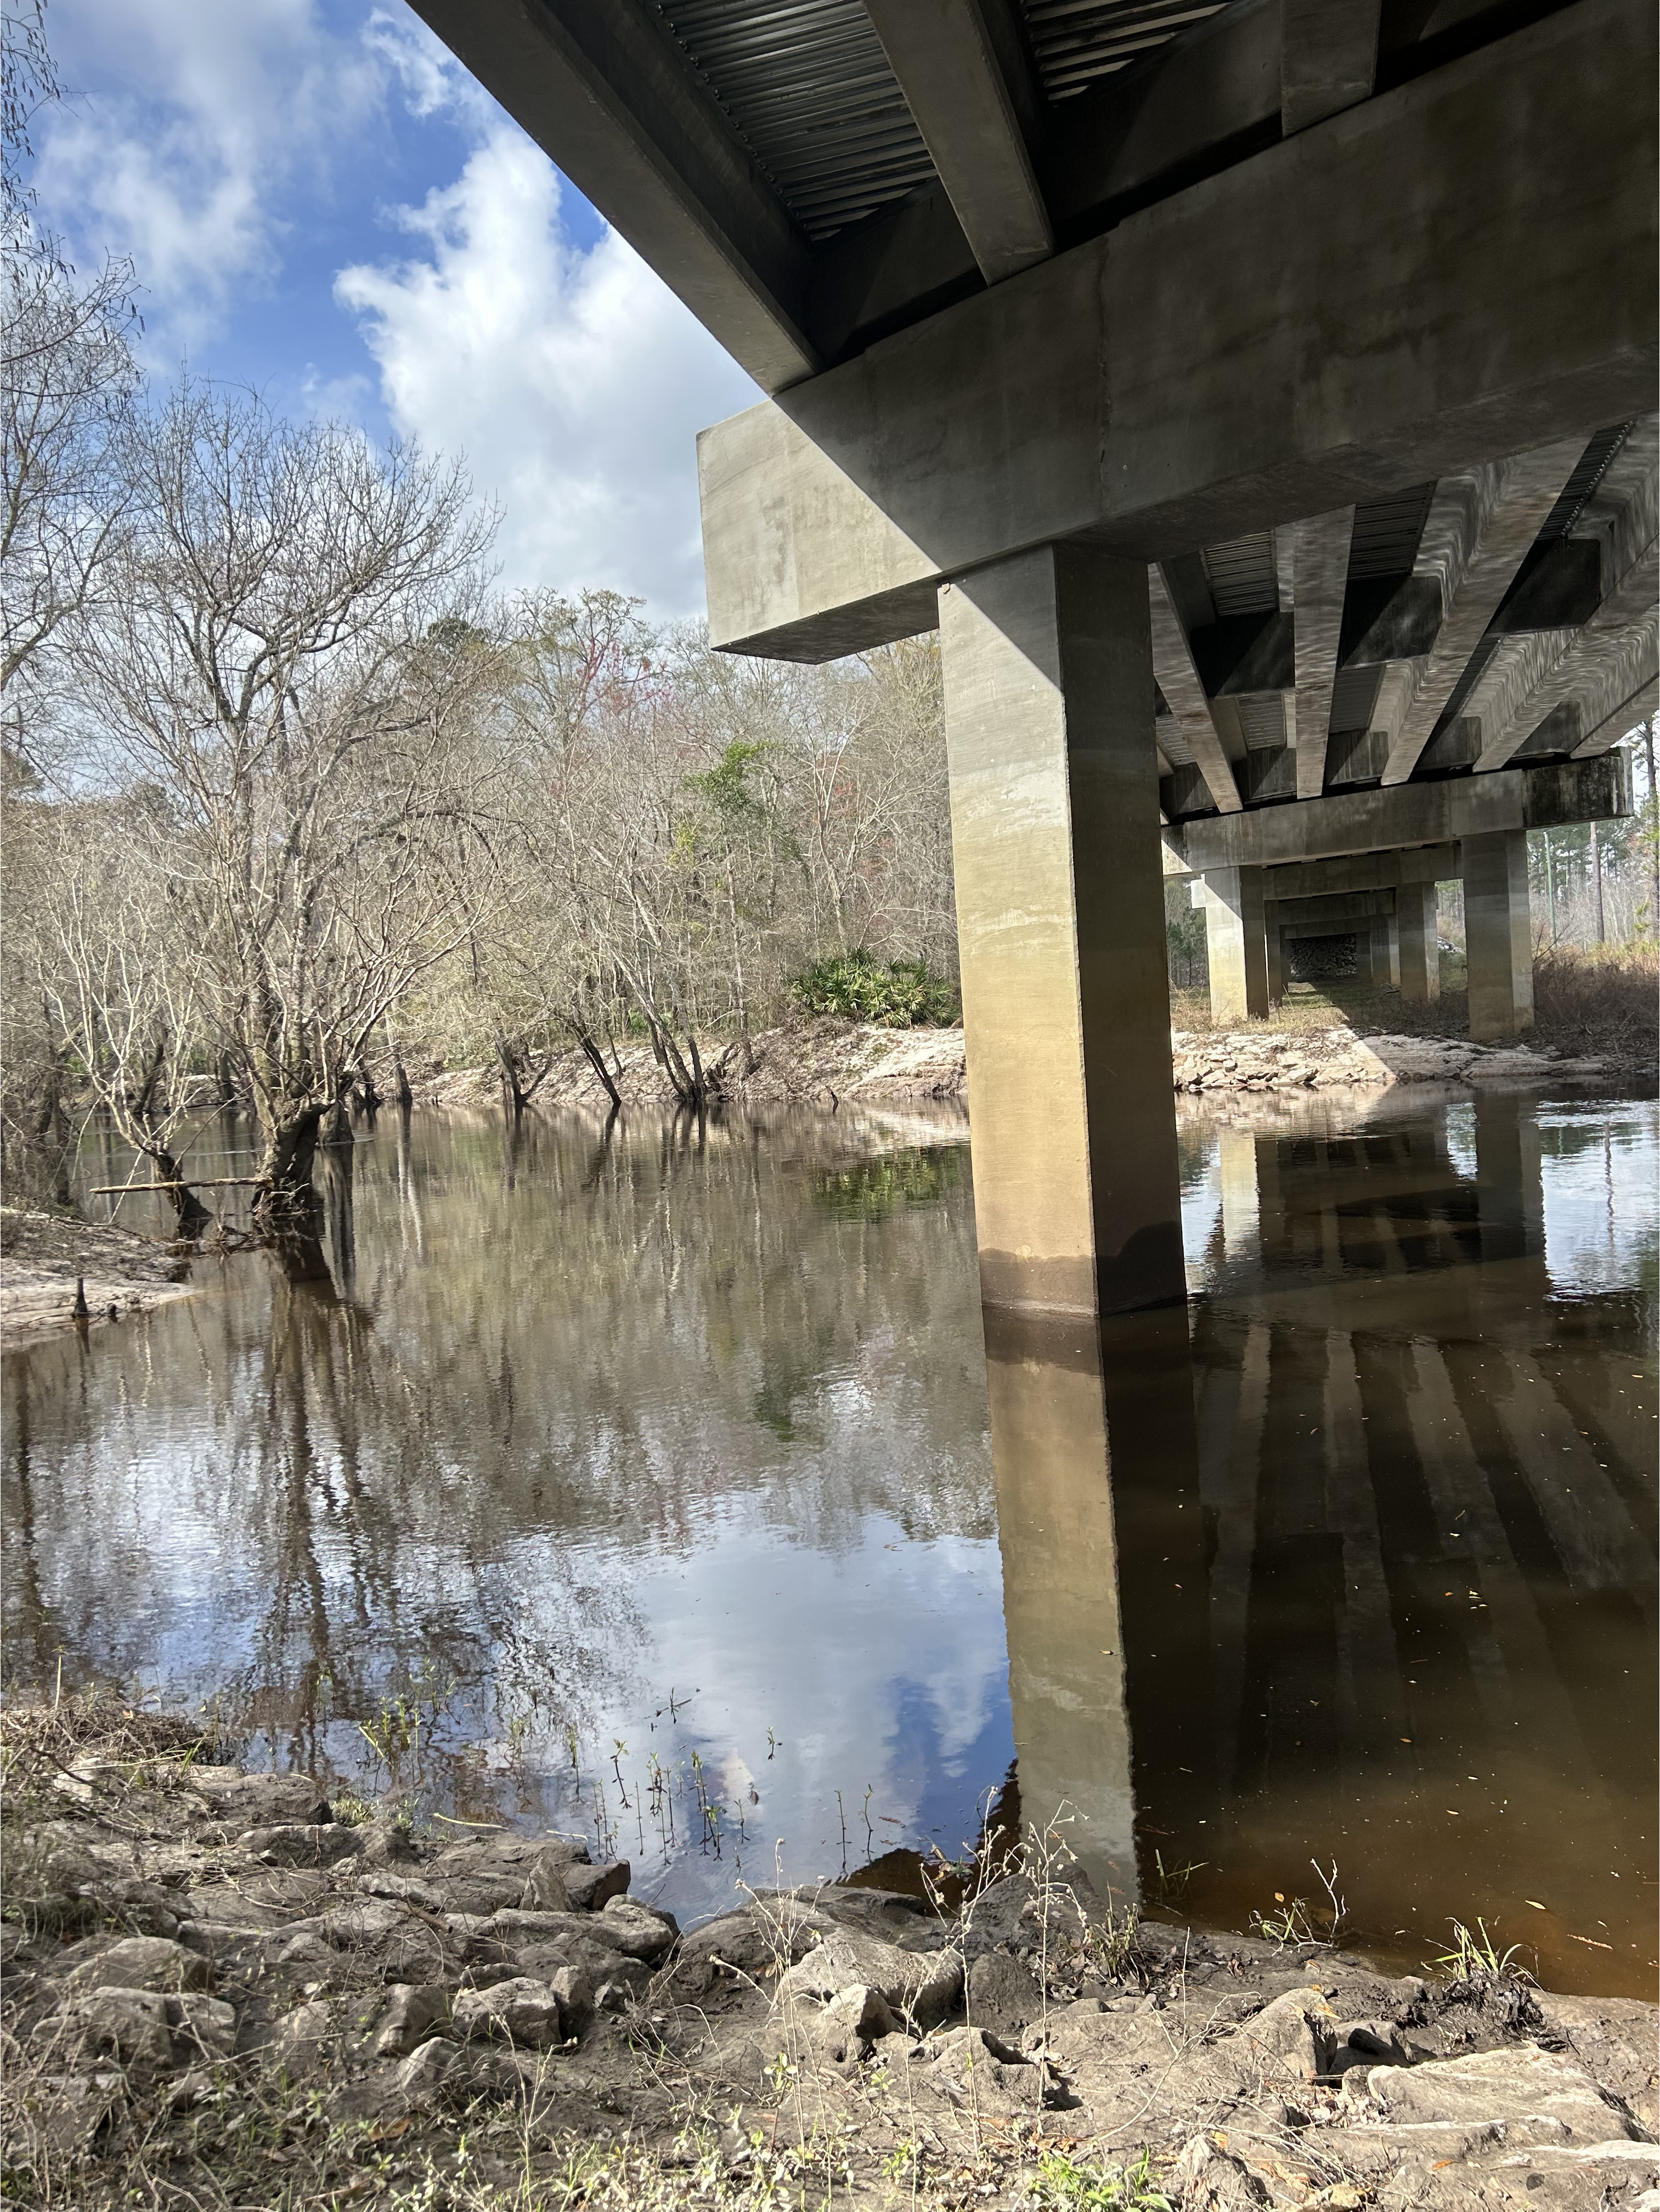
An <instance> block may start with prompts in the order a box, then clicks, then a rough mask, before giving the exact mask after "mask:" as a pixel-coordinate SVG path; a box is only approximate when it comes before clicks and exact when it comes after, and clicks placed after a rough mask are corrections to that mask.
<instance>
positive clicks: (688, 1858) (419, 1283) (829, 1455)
mask: <svg viewBox="0 0 1660 2212" xmlns="http://www.w3.org/2000/svg"><path fill="white" fill-rule="evenodd" d="M1181 1141H1182V1164H1183V1212H1184V1229H1185V1235H1186V1242H1187V1255H1188V1263H1189V1291H1190V1297H1189V1306H1188V1310H1187V1311H1186V1312H1185V1313H1182V1312H1180V1311H1171V1312H1168V1313H1165V1314H1162V1315H1154V1316H1140V1317H1137V1318H1135V1319H1134V1320H1132V1321H1128V1322H1117V1323H1114V1324H1111V1325H1110V1326H1109V1327H1108V1328H1105V1329H1104V1331H1103V1333H1102V1335H1101V1338H1100V1340H1099V1342H1097V1341H1096V1340H1094V1339H1093V1338H1091V1339H1089V1340H1084V1339H1083V1338H1082V1337H1081V1336H1080V1334H1079V1332H1077V1331H1075V1330H1068V1329H1067V1328H1066V1327H1064V1326H1062V1325H1058V1324H1057V1325H1055V1327H1051V1328H1046V1329H1040V1330H1037V1331H1035V1332H1034V1331H1031V1330H1028V1331H1026V1332H1025V1333H1024V1334H1022V1333H1020V1332H1018V1331H1016V1332H1011V1331H1009V1330H1008V1329H1006V1328H994V1329H993V1330H992V1332H991V1337H990V1340H989V1342H988V1340H987V1337H986V1335H985V1334H984V1333H983V1332H982V1316H981V1312H980V1308H979V1303H978V1297H977V1281H976V1267H975V1257H974V1228H973V1192H972V1177H971V1173H970V1156H969V1150H968V1142H967V1127H966V1123H965V1122H964V1121H963V1119H962V1118H961V1116H960V1115H957V1114H955V1113H954V1112H952V1110H951V1109H944V1108H940V1109H918V1110H916V1111H915V1112H909V1111H905V1110H903V1109H896V1110H894V1111H891V1112H886V1113H865V1114H861V1115H850V1114H848V1113H846V1112H843V1113H842V1114H837V1115H828V1114H826V1115H796V1114H785V1113H782V1112H780V1113H777V1114H775V1115H771V1116H770V1117H769V1118H765V1119H763V1120H759V1121H750V1120H746V1119H738V1118H727V1119H720V1120H712V1121H709V1122H708V1123H707V1124H705V1125H704V1126H702V1127H699V1126H698V1125H697V1124H696V1123H695V1122H692V1121H689V1120H686V1119H684V1118H683V1119H681V1120H680V1121H671V1120H659V1119H656V1118H654V1117H652V1116H649V1115H634V1116H632V1117H630V1118H629V1120H627V1121H622V1122H618V1123H617V1124H615V1125H614V1126H613V1127H611V1128H609V1129H607V1128H605V1127H603V1126H602V1125H600V1124H599V1123H598V1122H597V1121H593V1120H591V1119H587V1118H583V1117H579V1116H575V1115H572V1116H569V1117H568V1118H562V1119H556V1118H551V1117H550V1118H547V1119H544V1118H542V1117H540V1116H538V1115H532V1116H531V1117H529V1118H528V1119H527V1120H526V1123H525V1125H524V1127H523V1128H522V1129H521V1131H520V1134H519V1136H518V1137H517V1139H514V1140H512V1141H509V1139H508V1137H507V1135H506V1133H505V1132H504V1130H503V1128H502V1124H501V1122H500V1121H497V1120H492V1119H489V1118H487V1117H483V1116H473V1117H467V1116H462V1115H437V1114H423V1113H419V1112H417V1114H416V1115H414V1117H413V1119H412V1121H410V1122H408V1123H407V1124H400V1121H399V1119H398V1116H397V1115H395V1114H389V1113H383V1114H382V1115H381V1116H380V1121H379V1123H378V1126H376V1127H374V1128H373V1129H368V1128H360V1130H359V1133H358V1139H357V1142H356V1145H355V1146H353V1147H352V1148H351V1151H350V1153H349V1154H348V1155H346V1156H345V1157H344V1158H341V1157H339V1156H336V1157H334V1158H331V1159H330V1160H329V1161H328V1163H327V1164H325V1173H324V1181H325V1187H326V1195H327V1202H328V1235H327V1237H326V1239H325V1256H326V1259H327V1262H328V1264H327V1266H326V1267H325V1268H323V1269H320V1270H319V1269H317V1268H315V1267H313V1269H312V1270H311V1271H310V1272H309V1273H307V1272H306V1271H304V1270H300V1271H295V1270H294V1269H292V1268H290V1269H289V1270H286V1271H285V1269H284V1268H283V1266H281V1265H280V1264H279V1263H278V1262H277V1260H276V1259H275V1258H274V1257H273V1255H271V1254H268V1253H252V1252H251V1253H243V1254H239V1255H234V1256H231V1257H228V1258H224V1259H213V1258H204V1259H203V1260H201V1261H198V1263H197V1267H196V1279H197V1280H198V1281H199V1282H200V1283H201V1284H202V1285H203V1289H202V1292H201V1295H199V1296H198V1297H193V1298H192V1299H189V1300H187V1301H185V1302H182V1303H180V1304H175V1305H173V1306H169V1307H166V1308H163V1309H161V1310H158V1311H156V1312H155V1313H154V1314H152V1315H151V1316H148V1317H146V1318H141V1319H135V1320H133V1321H131V1322H124V1323H122V1324H120V1325H119V1326H118V1327H114V1328H103V1329H100V1330H97V1331H95V1332H94V1333H93V1334H92V1335H91V1336H90V1337H89V1338H88V1339H87V1340H84V1341H82V1340H77V1339H75V1338H73V1337H66V1338H63V1339H58V1340H52V1341H51V1342H49V1343H46V1344H42V1345H39V1346H34V1347H33V1348H32V1349H29V1350H27V1351H23V1352H16V1353H14V1354H11V1355H9V1357H8V1358H6V1360H5V1362H4V1411H5V1422H6V1453H5V1466H4V1503H5V1547H4V1582H3V1602H4V1615H3V1620H4V1631H5V1638H4V1654H5V1667H6V1676H7V1681H8V1685H9V1689H10V1690H11V1692H13V1693H15V1692H17V1691H19V1690H21V1689H23V1688H25V1687H33V1688H39V1687H40V1686H51V1685H52V1683H53V1682H54V1681H55V1680H58V1674H59V1669H60V1668H61V1670H62V1676H63V1679H64V1680H66V1681H70V1682H76V1681H82V1680H94V1679H96V1680H104V1681H117V1682H119V1683H121V1684H122V1685H124V1686H126V1687H127V1688H129V1689H130V1690H131V1691H133V1692H139V1691H143V1692H148V1693H151V1694H153V1695H155V1696H156V1697H159V1698H161V1699H163V1700H165V1701H166V1702H167V1703H168V1704H170V1705H184V1706H187V1707H191V1708H194V1707H195V1706H197V1705H198V1704H201V1703H203V1702H206V1703H208V1704H209V1705H211V1706H212V1707H213V1709H214V1710H216V1711H218V1712H219V1713H220V1714H221V1715H222V1717H223V1719H224V1721H225V1723H226V1724H227V1726H228V1728H229V1729H232V1730H234V1732H236V1733H237V1734H238V1735H239V1736H240V1738H241V1739H242V1740H243V1741H246V1742H247V1743H248V1744H249V1745H250V1747H251V1753H252V1757H253V1758H254V1759H256V1760H258V1761H260V1762H263V1763H271V1764H276V1765H290V1764H295V1765H307V1766H315V1767H317V1768H318V1769H319V1771H322V1770H329V1771H332V1772H333V1773H334V1774H335V1775H336V1776H337V1778H339V1780H340V1783H341V1784H342V1785H343V1786H344V1787H350V1788H351V1789H353V1790H356V1791H358V1792H360V1793H362V1794H364V1795H374V1794H384V1793H386V1792H388V1791H391V1790H401V1791H404V1792H405V1793H407V1795H408V1796H409V1797H410V1802H412V1803H413V1805H414V1806H415V1808H417V1812H418V1814H419V1815H420V1816H421V1817H422V1818H423V1819H428V1820H433V1821H434V1822H435V1824H436V1825H437V1826H439V1827H440V1828H441V1830H443V1831H445V1832H453V1833H457V1834H459V1833H464V1832H467V1831H466V1828H465V1825H464V1824H466V1823H470V1822H476V1823H490V1822H496V1821H500V1820H509V1821H513V1822H524V1823H538V1824H543V1823H545V1824H550V1825H555V1826H565V1827H581V1828H583V1829H585V1830H586V1831H587V1833H588V1834H589V1836H590V1838H592V1839H593V1842H594V1843H595V1844H596V1845H597V1846H599V1847H601V1848H605V1849H607V1850H616V1851H618V1852H620V1853H622V1854H623V1855H625V1856H627V1857H629V1858H630V1859H631V1860H632V1861H633V1863H634V1865H635V1891H636V1893H640V1894H642V1895H654V1896H655V1897H656V1898H657V1899H659V1900H660V1902H662V1903H664V1904H666V1905H669V1906H671V1907H672V1909H673V1910H675V1911H677V1912H678V1913H679V1914H680V1915H681V1916H682V1917H683V1918H686V1917H696V1915H698V1914H700V1913H707V1912H708V1911H714V1910H716V1909H718V1908H720V1907H721V1906H723V1905H727V1903H729V1902H730V1901H731V1899H732V1897H733V1888H734V1885H735V1884H737V1883H739V1882H744V1883H753V1884H756V1885H757V1886H762V1885H765V1884H768V1883H770V1882H771V1881H773V1880H774V1879H775V1874H776V1873H779V1872H781V1874H782V1875H783V1876H784V1877H785V1878H786V1879H787V1880H790V1881H797V1880H804V1879H807V1878H809V1877H811V1876H813V1875H840V1874H841V1873H842V1870H843V1869H844V1868H845V1869H847V1870H848V1871H849V1872H853V1871H855V1870H857V1869H860V1868H861V1867H865V1866H867V1865H869V1864H871V1863H875V1862H882V1865H881V1866H880V1867H879V1868H878V1878H890V1879H892V1880H893V1881H896V1882H897V1881H903V1880H905V1879H908V1878H909V1875H908V1869H914V1866H915V1860H914V1858H913V1857H909V1855H910V1854H915V1853H917V1852H926V1851H930V1850H932V1851H938V1852H942V1853H944V1854H945V1855H946V1857H958V1856H960V1855H961V1854H962V1853H963V1852H964V1850H968V1849H971V1848H972V1847H973V1846H974V1844H975V1841H976V1838H977V1836H978V1834H979V1832H980V1824H981V1821H982V1818H983V1816H984V1814H985V1811H986V1808H987V1807H988V1805H989V1804H991V1803H992V1802H994V1800H995V1799H996V1798H997V1797H998V1795H999V1793H1000V1792H1002V1793H1003V1796H1002V1802H1003V1806H1004V1808H1005V1811H1006V1812H1007V1810H1008V1809H1009V1808H1012V1805H1013V1804H1014V1803H1015V1802H1016V1787H1018V1802H1019V1804H1020V1806H1021V1808H1022V1811H1023V1814H1024V1815H1025V1817H1026V1818H1027V1819H1031V1818H1032V1817H1035V1816H1041V1817H1043V1818H1044V1819H1048V1818H1049V1817H1050V1816H1051V1815H1058V1816H1059V1820H1060V1824H1061V1825H1060V1832H1061V1835H1062V1836H1063V1837H1064V1838H1065V1840H1066V1842H1067V1845H1068V1847H1069V1848H1071V1849H1073V1850H1075V1851H1076V1852H1077V1854H1078V1856H1079V1857H1080V1858H1082V1860H1083V1861H1084V1863H1085V1866H1086V1868H1087V1869H1089V1871H1090V1872H1091V1875H1093V1876H1094V1878H1095V1880H1096V1881H1097V1884H1098V1887H1104V1888H1108V1887H1110V1888H1111V1889H1112V1890H1114V1891H1115V1892H1116V1893H1118V1894H1119V1895H1120V1896H1121V1897H1122V1898H1124V1899H1126V1900H1131V1899H1134V1900H1135V1901H1137V1902H1139V1904H1140V1906H1141V1908H1142V1909H1143V1910H1145V1911H1151V1912H1153V1913H1156V1914H1161V1915H1163V1916H1164V1917H1176V1916H1177V1915H1183V1914H1186V1915H1190V1916H1192V1917H1195V1918H1196V1919H1199V1920H1201V1921H1207V1922H1210V1923H1215V1924H1218V1925H1222V1926H1228V1927H1234V1928H1239V1929H1245V1928H1248V1927H1250V1926H1251V1925H1252V1924H1253V1920H1254V1917H1256V1916H1262V1917H1268V1918H1269V1919H1270V1920H1272V1919H1273V1918H1274V1917H1275V1916H1276V1915H1280V1914H1283V1913H1284V1912H1285V1911H1286V1910H1287V1909H1289V1908H1290V1907H1291V1906H1292V1905H1293V1904H1294V1903H1295V1901H1296V1900H1298V1899H1302V1900H1304V1905H1305V1907H1306V1911H1307V1913H1308V1917H1309V1918H1310V1922H1311V1923H1314V1924H1323V1923H1322V1921H1321V1914H1322V1912H1323V1913H1324V1915H1325V1917H1326V1918H1327V1919H1329V1898H1328V1893H1327V1889H1326V1887H1325V1886H1324V1884H1323V1881H1321V1879H1320V1878H1319V1874H1318V1873H1317V1872H1316V1869H1318V1870H1320V1871H1323V1873H1324V1875H1325V1876H1326V1878H1327V1880H1328V1881H1330V1882H1331V1884H1332V1887H1334V1888H1335V1892H1336V1893H1337V1894H1338V1895H1339V1896H1341V1899H1343V1901H1344V1905H1345V1908H1346V1917H1345V1920H1344V1923H1343V1926H1342V1930H1341V1932H1342V1934H1343V1936H1344V1937H1345V1939H1346V1940H1347V1941H1348V1942H1351V1943H1353V1944H1354V1945H1357V1946H1359V1947H1360V1948H1369V1949H1371V1951H1372V1952H1374V1953H1375V1954H1377V1956H1379V1957H1380V1958H1385V1959H1389V1960H1393V1961H1395V1962H1397V1963H1404V1964H1408V1965H1411V1966H1416V1965H1417V1964H1419V1963H1420V1962H1421V1961H1423V1960H1426V1959H1430V1958H1432V1957H1434V1956H1435V1955H1436V1954H1437V1953H1438V1951H1439V1950H1441V1949H1444V1948H1446V1945H1447V1943H1448V1942H1449V1941H1450V1922H1451V1921H1452V1920H1453V1919H1455V1918H1457V1919H1462V1921H1464V1922H1466V1923H1468V1924H1469V1925H1470V1926H1472V1927H1474V1926H1475V1922H1476V1919H1477V1917H1478V1916H1479V1917H1481V1918H1482V1919H1484V1920H1485V1922H1486V1923H1487V1928H1488V1929H1489V1930H1490V1931H1491V1932H1492V1933H1493V1936H1495V1938H1496V1939H1497V1941H1498V1942H1499V1944H1500V1945H1501V1946H1502V1945H1504V1944H1506V1943H1511V1942H1516V1943H1520V1944H1523V1945H1524V1946H1525V1947H1526V1949H1525V1951H1524V1957H1525V1958H1526V1960H1527V1962H1528V1963H1529V1964H1530V1965H1536V1971H1537V1972H1538V1973H1539V1976H1540V1978H1541V1980H1543V1981H1545V1982H1546V1983H1547V1984H1550V1985H1552V1986H1554V1987H1557V1988H1562V1989H1570V1990H1573V1989H1578V1990H1602V1991H1606V1992H1610V1993H1616V1992H1617V1993H1626V1994H1637V1995H1651V1994H1652V1984H1653V1974H1654V1957H1653V1953H1654V1940H1653V1930H1654V1924H1655V1881H1654V1867H1655V1848H1654V1797H1655V1744H1656V1713H1655V1694H1654V1693H1655V1681H1654V1662H1653V1634H1654V1620H1655V1481H1654V1468H1655V1415H1656V1395H1655V1389H1654V1375H1653V1367H1652V1361H1651V1345H1652V1340H1653V1320H1654V1301H1655V1296H1656V1287H1657V1235H1656V1225H1655V1210H1654V1193H1655V1187H1656V1176H1657V1121H1656V1109H1655V1106H1654V1104H1653V1103H1652V1102H1651V1101H1646V1100H1640V1099H1627V1098H1608V1097H1548V1096H1546V1097H1541V1096H1540V1095H1539V1094H1537V1093H1536V1092H1535V1093H1529V1094H1525V1095H1505V1094H1502V1093H1496V1092H1486V1093H1482V1094H1479V1095H1477V1096H1475V1097H1471V1096H1470V1094H1468V1093H1462V1094H1457V1095H1443V1094H1438V1093H1435V1092H1432V1091H1430V1090H1428V1089H1427V1088H1426V1087H1424V1086H1418V1087H1410V1086H1401V1087H1398V1088H1397V1089H1395V1090H1394V1091H1388V1092H1384V1093H1382V1094H1379V1093H1361V1094H1353V1093H1346V1094H1342V1095H1341V1096H1335V1095H1330V1096H1324V1095H1313V1096H1309V1097H1304V1098H1301V1099H1299V1100H1298V1102H1296V1103H1285V1102H1280V1101H1278V1100H1274V1099H1268V1100H1257V1101H1244V1100H1237V1101H1227V1102H1224V1103H1223V1104H1221V1105H1220V1106H1218V1105H1216V1104H1214V1103H1203V1102H1195V1101H1183V1103H1182V1106H1181ZM193 1146H194V1149H193V1151H192V1161H193V1163H194V1164H195V1165H196V1168H197V1171H198V1173H201V1174H210V1173H219V1174H234V1173H235V1172H236V1171H237V1164H238V1163H239V1162H240V1160H242V1159H243V1158H246V1127H245V1126H244V1125H240V1124H238V1123H236V1122H235V1121H225V1120H221V1121H211V1122H204V1124H203V1125H202V1126H201V1127H199V1128H198V1130H197V1131H196V1132H195V1133H194V1136H193ZM210 1159H212V1161H213V1162H214V1163H215V1164H214V1165H213V1166H211V1167H210V1166H209V1165H208V1164H207V1163H208V1161H209V1160H210ZM96 1164H97V1165H98V1166H99V1167H100V1170H102V1172H100V1174H99V1175H98V1176H96V1177H95V1178H93V1179H95V1180H99V1181H111V1180H114V1179H116V1176H118V1175H119V1173H120V1172H121V1170H122V1165H123V1163H122V1161H121V1158H120V1157H119V1154H114V1153H110V1152H105V1153H102V1154H100V1157H99V1159H98V1161H97V1163H96ZM122 1218H124V1219H132V1220H134V1222H135V1224H136V1225H142V1221H141V1218H140V1217H139V1216H138V1215H137V1209H136V1207H134V1206H133V1203H132V1202H131V1201H129V1202H128V1205H127V1208H126V1209H125V1210H124V1212H123V1215H122ZM988 1354H989V1357H988ZM1017 1762H1018V1764H1017ZM1011 1784H1015V1785H1016V1786H1015V1787H1012V1786H1011ZM866 1878H869V1877H868V1876H867V1877H866Z"/></svg>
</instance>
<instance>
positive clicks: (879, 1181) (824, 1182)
mask: <svg viewBox="0 0 1660 2212" xmlns="http://www.w3.org/2000/svg"><path fill="white" fill-rule="evenodd" d="M966 1164H967V1162H966V1158H965V1155H964V1150H963V1148H962V1147H961V1146H950V1147H948V1148H946V1147H941V1148H940V1149H939V1150H937V1151H935V1150H930V1151H928V1152H885V1153H884V1154H882V1155H881V1156H880V1157H879V1158H877V1159H873V1160H860V1161H857V1162H856V1163H855V1164H854V1165H852V1166H851V1167H839V1168H821V1169H819V1170H818V1172H817V1173H816V1174H815V1176H813V1197H814V1198H815V1199H816V1200H817V1201H818V1204H819V1205H820V1206H824V1207H825V1208H827V1210H828V1211H829V1212H831V1213H836V1214H841V1215H842V1216H843V1217H844V1218H848V1219H851V1220H854V1221H885V1220H886V1219H887V1218H888V1216H889V1215H890V1214H891V1212H893V1211H894V1210H895V1208H896V1207H897V1206H933V1205H937V1204H938V1203H939V1200H941V1199H942V1198H943V1197H944V1196H945V1194H946V1192H947V1191H948V1190H951V1189H953V1188H955V1187H956V1186H957V1184H958V1183H959V1182H961V1181H962V1180H963V1174H964V1168H965V1166H966Z"/></svg>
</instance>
